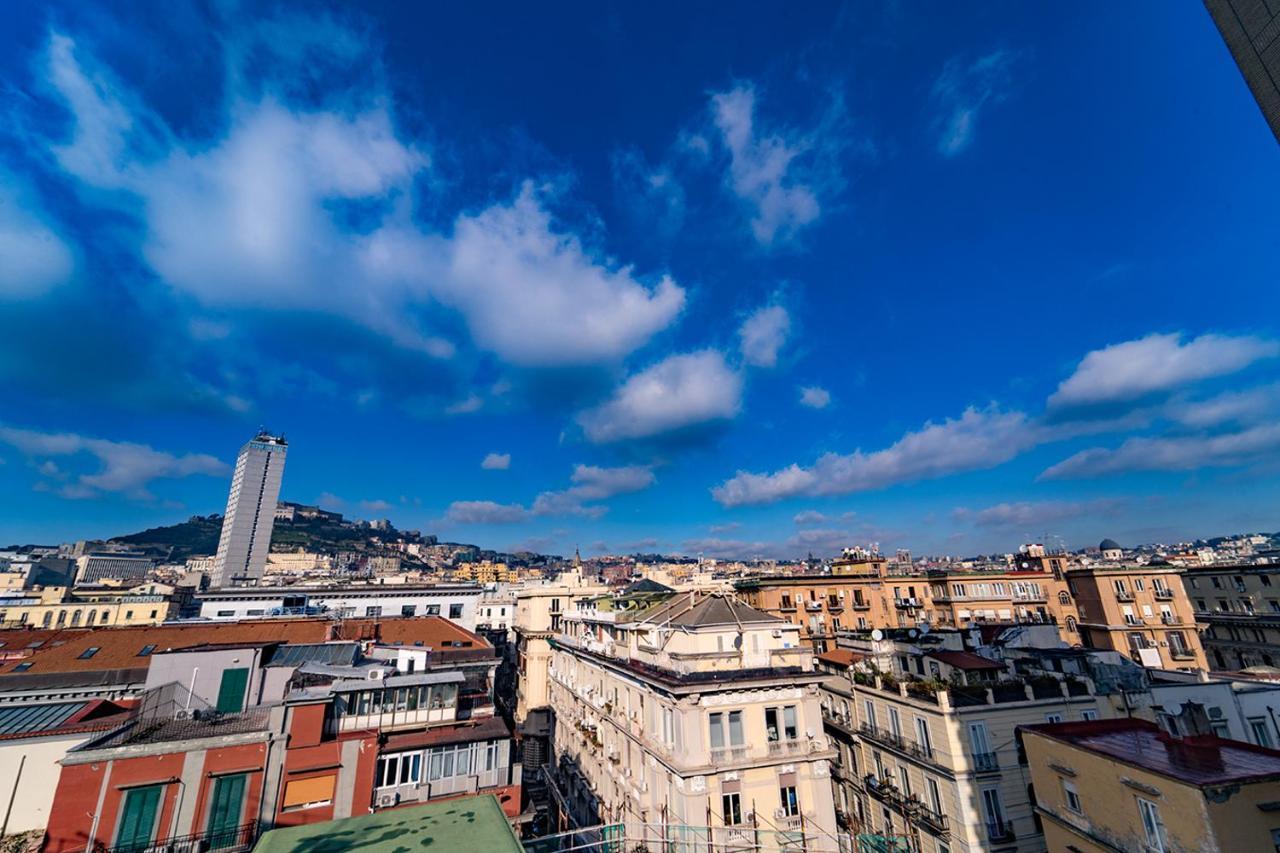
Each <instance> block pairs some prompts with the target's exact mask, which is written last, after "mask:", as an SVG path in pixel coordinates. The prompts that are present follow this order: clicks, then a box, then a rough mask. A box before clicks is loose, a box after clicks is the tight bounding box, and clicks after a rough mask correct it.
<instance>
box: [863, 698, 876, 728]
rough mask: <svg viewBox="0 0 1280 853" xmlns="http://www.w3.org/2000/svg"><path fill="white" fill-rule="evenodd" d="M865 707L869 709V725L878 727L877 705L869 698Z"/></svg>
mask: <svg viewBox="0 0 1280 853" xmlns="http://www.w3.org/2000/svg"><path fill="white" fill-rule="evenodd" d="M864 707H865V708H866V709H867V725H868V726H871V728H873V729H874V728H875V727H876V705H875V703H874V702H872V701H871V700H870V699H868V700H867V703H866V705H865V706H864Z"/></svg>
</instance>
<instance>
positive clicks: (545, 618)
mask: <svg viewBox="0 0 1280 853" xmlns="http://www.w3.org/2000/svg"><path fill="white" fill-rule="evenodd" d="M606 591H607V588H606V587H605V586H603V585H601V584H596V583H590V582H588V581H586V580H585V579H584V578H583V576H582V572H581V571H580V570H575V571H572V572H565V573H563V574H562V575H560V577H558V578H556V580H555V582H554V583H550V584H545V585H541V586H531V587H527V588H525V589H522V590H519V591H518V592H517V593H516V604H515V607H516V613H515V624H514V625H513V627H514V629H515V632H516V679H517V681H516V722H517V723H518V724H523V723H525V721H526V720H527V719H528V717H529V712H530V711H532V710H534V709H538V708H546V707H547V706H548V705H549V699H548V697H547V683H548V682H547V666H548V664H549V663H550V662H551V644H550V642H549V640H550V639H551V638H552V637H553V636H555V635H556V634H558V633H560V630H561V626H562V621H563V619H564V614H565V613H566V612H567V611H569V610H570V609H571V607H572V604H573V602H574V601H575V600H576V599H578V598H588V597H590V596H593V595H600V594H602V593H604V592H606Z"/></svg>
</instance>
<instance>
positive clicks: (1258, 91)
mask: <svg viewBox="0 0 1280 853" xmlns="http://www.w3.org/2000/svg"><path fill="white" fill-rule="evenodd" d="M1204 5H1205V7H1206V8H1207V9H1208V10H1209V14H1210V15H1212V16H1213V22H1214V23H1215V24H1217V25H1218V32H1220V33H1222V39H1223V41H1225V42H1226V43H1227V48H1228V49H1229V50H1230V51H1231V55H1232V56H1233V57H1234V58H1235V61H1236V65H1238V66H1239V67H1240V73H1241V74H1243V75H1244V79H1245V82H1247V83H1248V84H1249V88H1250V89H1251V90H1252V91H1253V97H1254V100H1256V101H1257V102H1258V106H1259V107H1260V108H1261V109H1262V115H1263V116H1264V117H1265V118H1266V120H1267V124H1269V125H1271V132H1272V133H1274V134H1275V135H1276V140H1277V141H1280V39H1278V38H1277V36H1280V2H1277V0H1204Z"/></svg>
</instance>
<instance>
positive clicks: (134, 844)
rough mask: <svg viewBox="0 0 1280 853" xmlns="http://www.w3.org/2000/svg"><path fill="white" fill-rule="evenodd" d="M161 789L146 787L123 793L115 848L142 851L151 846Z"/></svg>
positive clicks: (157, 786)
mask: <svg viewBox="0 0 1280 853" xmlns="http://www.w3.org/2000/svg"><path fill="white" fill-rule="evenodd" d="M163 789H164V786H163V785H147V786H146V787H143V788H130V789H128V790H127V791H125V795H124V806H123V807H122V808H121V810H120V828H119V830H117V832H116V847H122V848H125V849H136V850H143V849H145V848H147V847H149V846H150V845H151V841H152V839H153V838H154V837H155V831H156V821H157V818H159V813H160V794H161V792H162V790H163Z"/></svg>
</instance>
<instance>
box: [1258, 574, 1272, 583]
mask: <svg viewBox="0 0 1280 853" xmlns="http://www.w3.org/2000/svg"><path fill="white" fill-rule="evenodd" d="M1258 580H1260V581H1262V585H1263V586H1271V578H1270V576H1268V575H1258Z"/></svg>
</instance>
